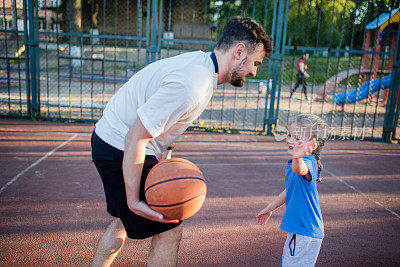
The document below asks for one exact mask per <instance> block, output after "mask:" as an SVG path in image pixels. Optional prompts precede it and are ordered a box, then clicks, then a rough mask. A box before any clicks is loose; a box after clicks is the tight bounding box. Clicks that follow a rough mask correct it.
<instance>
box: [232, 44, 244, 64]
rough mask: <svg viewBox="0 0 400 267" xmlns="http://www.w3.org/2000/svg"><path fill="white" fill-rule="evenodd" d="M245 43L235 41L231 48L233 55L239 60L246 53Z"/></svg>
mask: <svg viewBox="0 0 400 267" xmlns="http://www.w3.org/2000/svg"><path fill="white" fill-rule="evenodd" d="M246 52H247V50H246V45H245V44H244V43H237V44H236V45H235V47H234V49H233V57H234V58H235V59H236V60H240V59H241V58H243V57H244V56H245V55H246Z"/></svg>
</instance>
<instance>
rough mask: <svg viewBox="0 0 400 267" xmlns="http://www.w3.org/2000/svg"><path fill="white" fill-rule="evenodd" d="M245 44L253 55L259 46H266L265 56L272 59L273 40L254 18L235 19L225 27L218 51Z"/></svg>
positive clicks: (218, 44)
mask: <svg viewBox="0 0 400 267" xmlns="http://www.w3.org/2000/svg"><path fill="white" fill-rule="evenodd" d="M238 42H244V43H245V44H246V47H247V49H248V50H249V53H252V52H253V51H254V50H255V49H256V47H257V45H258V44H263V45H264V50H265V56H267V57H270V56H271V52H272V49H273V48H272V40H271V37H270V36H268V35H267V34H266V33H265V31H264V29H263V27H262V26H261V25H260V24H258V22H257V21H255V20H254V19H252V18H243V17H239V16H238V17H233V18H231V19H230V20H229V21H228V23H227V24H226V26H225V27H224V29H223V31H222V34H221V36H220V38H219V40H218V43H217V47H216V48H217V49H222V50H227V49H229V48H230V47H231V46H232V45H234V44H236V43H238Z"/></svg>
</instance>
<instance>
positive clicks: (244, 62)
mask: <svg viewBox="0 0 400 267" xmlns="http://www.w3.org/2000/svg"><path fill="white" fill-rule="evenodd" d="M246 51H248V50H246ZM246 51H245V52H243V55H242V56H241V59H240V60H238V62H237V63H236V64H235V65H234V66H233V68H232V75H231V80H230V82H229V83H230V84H232V85H233V86H236V87H242V86H243V85H244V79H245V78H246V77H255V76H256V74H257V68H258V66H260V65H261V63H262V61H263V59H264V56H265V50H264V46H263V45H262V44H258V46H257V47H256V49H254V51H253V52H252V53H251V54H248V53H247V52H246Z"/></svg>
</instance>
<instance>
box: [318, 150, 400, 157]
mask: <svg viewBox="0 0 400 267" xmlns="http://www.w3.org/2000/svg"><path fill="white" fill-rule="evenodd" d="M324 151H331V152H339V153H352V154H365V155H380V156H400V154H396V153H384V152H366V151H354V150H339V149H324Z"/></svg>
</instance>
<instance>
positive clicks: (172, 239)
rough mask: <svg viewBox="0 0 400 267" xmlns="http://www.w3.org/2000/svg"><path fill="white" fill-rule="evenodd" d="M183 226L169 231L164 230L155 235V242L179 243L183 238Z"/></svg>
mask: <svg viewBox="0 0 400 267" xmlns="http://www.w3.org/2000/svg"><path fill="white" fill-rule="evenodd" d="M182 232H183V227H182V225H179V226H178V227H175V228H173V229H171V230H169V231H166V232H162V233H160V234H158V235H155V236H154V237H153V242H157V243H167V244H179V243H180V241H181V239H182Z"/></svg>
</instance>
